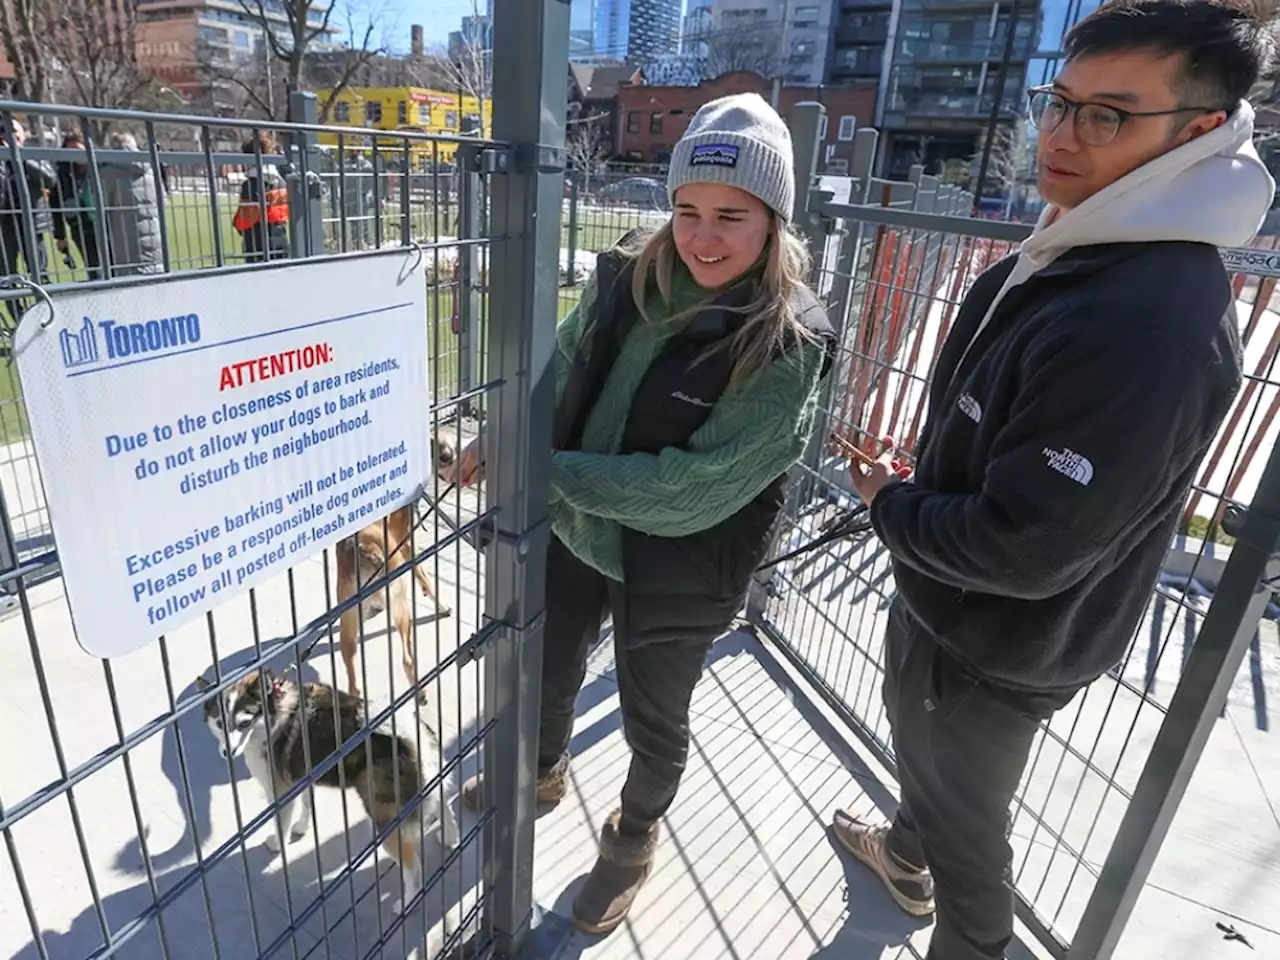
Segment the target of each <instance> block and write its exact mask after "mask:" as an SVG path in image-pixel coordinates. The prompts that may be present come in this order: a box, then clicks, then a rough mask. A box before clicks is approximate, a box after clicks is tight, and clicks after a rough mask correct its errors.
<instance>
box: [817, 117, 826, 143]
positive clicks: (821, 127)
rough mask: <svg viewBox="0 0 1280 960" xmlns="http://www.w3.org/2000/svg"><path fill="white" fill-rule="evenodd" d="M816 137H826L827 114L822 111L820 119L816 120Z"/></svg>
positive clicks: (821, 139)
mask: <svg viewBox="0 0 1280 960" xmlns="http://www.w3.org/2000/svg"><path fill="white" fill-rule="evenodd" d="M818 139H819V140H820V141H825V140H826V139H827V115H826V114H825V113H824V114H823V115H822V119H821V120H819V121H818Z"/></svg>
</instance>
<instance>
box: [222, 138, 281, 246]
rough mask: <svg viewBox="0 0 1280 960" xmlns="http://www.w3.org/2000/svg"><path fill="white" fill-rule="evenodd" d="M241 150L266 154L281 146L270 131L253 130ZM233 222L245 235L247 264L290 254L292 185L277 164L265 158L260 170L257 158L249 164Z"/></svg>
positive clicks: (274, 151)
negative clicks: (289, 186)
mask: <svg viewBox="0 0 1280 960" xmlns="http://www.w3.org/2000/svg"><path fill="white" fill-rule="evenodd" d="M255 145H256V150H255ZM240 152H241V153H247V154H249V155H250V156H253V155H254V154H255V152H256V153H257V154H258V155H260V156H262V157H267V156H271V155H274V154H277V153H279V152H280V148H279V146H278V145H277V144H276V138H275V136H274V135H273V134H272V133H270V132H269V131H254V133H253V135H252V136H250V137H249V138H248V139H247V140H245V142H244V144H243V145H242V146H241V147H240ZM264 208H265V211H266V215H265V220H264V217H263V210H264ZM231 224H232V226H234V227H235V228H236V230H237V231H238V232H239V233H240V236H241V237H242V238H243V241H244V259H245V263H260V262H262V261H263V260H277V259H280V258H282V257H287V256H288V255H289V232H288V231H289V188H288V185H287V184H286V183H285V179H284V177H283V176H281V174H280V171H279V169H278V168H277V167H276V166H275V164H271V163H267V162H266V161H265V160H264V161H263V163H262V169H261V170H259V169H258V163H257V162H256V160H255V161H252V162H251V163H250V164H249V167H248V169H247V171H246V172H245V177H244V183H242V184H241V185H240V206H239V207H237V208H236V214H235V217H234V218H233V219H232V221H231Z"/></svg>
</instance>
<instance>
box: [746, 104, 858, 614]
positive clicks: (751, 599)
mask: <svg viewBox="0 0 1280 960" xmlns="http://www.w3.org/2000/svg"><path fill="white" fill-rule="evenodd" d="M826 112H827V111H826V107H824V106H823V105H822V104H820V103H798V104H796V108H795V111H794V112H793V113H792V114H791V143H792V148H793V150H794V161H795V175H796V195H795V205H794V207H793V208H792V209H793V213H792V222H793V223H794V224H795V225H796V227H797V229H799V230H800V232H801V233H803V234H805V236H806V239H807V241H808V245H809V251H810V256H812V257H813V263H814V269H815V274H814V277H813V279H812V280H811V281H810V286H811V287H814V288H815V289H821V286H822V282H823V277H822V266H823V261H824V259H825V254H826V247H827V238H828V236H829V232H830V227H831V221H830V220H829V219H827V218H826V217H825V216H823V215H822V214H820V213H817V212H812V213H811V212H810V210H809V193H810V188H811V186H812V184H813V181H814V176H815V172H816V169H817V162H818V150H819V147H820V138H819V133H820V132H821V129H822V118H823V117H824V116H825V115H826ZM856 156H857V154H856V148H855V158H856ZM854 189H855V191H856V190H857V189H858V188H857V187H855V188H854ZM828 196H830V194H828ZM850 202H855V201H854V200H853V197H852V196H850ZM844 241H845V243H847V241H848V237H845V238H844ZM843 248H844V247H843V244H842V247H841V249H842V251H843ZM839 282H840V278H839V277H838V276H837V277H832V279H831V285H830V288H831V290H833V291H834V290H836V289H837V287H838V284H839ZM835 302H836V301H835V299H834V298H833V297H832V298H829V299H828V300H827V308H828V310H829V311H831V310H836V309H841V308H837V307H835V306H834V305H835ZM831 321H832V323H833V324H834V325H835V326H836V335H837V337H839V335H840V329H839V324H838V322H837V319H836V317H835V316H834V314H833V315H832V316H831ZM832 379H833V378H832V376H831V374H828V376H827V384H826V385H824V387H823V391H824V395H826V396H829V395H830V381H831V380H832ZM815 420H816V423H815V429H814V433H813V436H811V437H810V438H809V444H808V446H807V447H806V448H805V452H804V455H803V456H802V458H801V461H800V465H799V466H798V467H797V468H795V469H794V470H793V471H792V474H791V483H790V484H789V487H788V490H787V498H786V502H785V505H784V506H783V511H782V512H783V516H784V518H785V517H794V516H795V514H796V510H797V509H798V507H799V506H800V505H801V504H804V503H807V502H808V501H809V499H810V497H811V496H812V494H813V486H814V471H816V469H817V467H818V465H819V464H820V463H821V460H822V457H823V455H824V451H825V449H826V445H827V439H826V437H827V435H826V430H827V414H826V410H825V408H820V409H819V410H818V413H817V416H816V417H815ZM782 533H783V524H779V525H778V527H777V528H776V529H775V531H774V539H775V546H776V543H777V538H778V537H780V536H781V535H782ZM773 573H774V570H773V568H770V570H768V571H766V572H765V573H764V574H761V575H757V576H756V577H754V578H753V579H752V581H751V587H750V589H749V591H748V593H747V610H746V613H747V621H748V622H750V623H759V622H760V621H761V620H762V619H763V617H764V615H765V608H766V605H767V604H768V601H769V585H770V584H771V583H772V582H773Z"/></svg>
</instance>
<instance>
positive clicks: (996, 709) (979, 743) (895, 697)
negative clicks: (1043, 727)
mask: <svg viewBox="0 0 1280 960" xmlns="http://www.w3.org/2000/svg"><path fill="white" fill-rule="evenodd" d="M1069 700H1070V696H1066V695H1058V694H1054V695H1052V696H1039V695H1024V694H1022V693H1020V692H1016V691H1011V690H1007V689H1003V688H997V687H994V686H992V685H990V684H988V683H985V682H983V681H981V680H980V679H978V678H976V677H974V676H972V675H971V674H970V673H968V672H967V671H966V670H965V669H964V668H963V667H962V666H961V665H960V663H959V662H958V661H957V660H956V659H955V658H954V657H952V656H951V655H950V654H948V653H947V652H946V651H945V650H943V649H942V648H941V647H940V646H939V645H938V644H937V643H936V642H935V641H934V640H933V638H932V637H931V636H930V635H929V634H928V633H927V632H926V631H925V630H924V629H923V628H922V627H921V625H920V624H919V623H918V622H917V621H916V620H915V618H914V617H912V615H911V614H910V613H909V612H908V611H907V610H906V609H905V608H904V607H903V605H902V602H901V600H900V599H899V600H897V601H895V602H894V605H893V608H892V609H891V611H890V613H889V626H888V629H887V631H886V633H885V681H884V702H885V709H886V711H887V713H888V716H889V722H890V724H891V726H892V728H893V740H894V751H895V753H896V755H897V760H898V778H899V782H900V784H901V787H902V803H901V805H900V806H899V808H898V813H897V816H896V817H895V819H894V823H893V829H892V831H891V832H890V834H889V842H890V845H891V847H892V849H893V851H894V853H896V854H898V856H900V857H902V858H903V859H904V860H906V861H908V862H909V863H913V864H916V865H917V866H927V867H928V868H929V870H930V871H931V873H932V874H933V882H934V888H935V899H936V902H937V918H936V925H935V927H934V931H933V939H932V941H931V943H930V946H929V960H993V958H1002V957H1004V955H1005V948H1006V947H1007V946H1008V945H1009V942H1010V941H1011V940H1012V939H1013V885H1012V878H1011V874H1010V863H1011V861H1012V857H1013V852H1012V850H1011V848H1010V847H1009V840H1008V837H1009V831H1010V827H1011V820H1010V816H1009V805H1010V803H1011V802H1012V800H1013V796H1014V793H1015V792H1016V791H1017V789H1018V781H1019V780H1020V779H1021V777H1022V772H1023V770H1024V769H1025V767H1026V765H1027V757H1028V755H1029V754H1030V752H1031V744H1032V740H1033V738H1034V737H1035V734H1036V729H1037V728H1038V726H1039V724H1040V721H1041V720H1044V719H1047V718H1048V717H1049V716H1050V715H1052V713H1053V711H1054V710H1056V709H1059V708H1061V707H1062V706H1064V705H1065V704H1066V702H1067V701H1069Z"/></svg>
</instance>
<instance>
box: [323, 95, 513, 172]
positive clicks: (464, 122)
mask: <svg viewBox="0 0 1280 960" xmlns="http://www.w3.org/2000/svg"><path fill="white" fill-rule="evenodd" d="M317 96H318V97H319V98H320V107H321V110H322V111H323V109H324V104H325V102H326V101H327V100H328V95H327V94H326V93H317ZM482 105H483V111H482V110H481V107H482ZM482 113H483V125H481V114H482ZM327 122H328V123H329V124H331V125H333V126H341V127H368V128H372V129H374V130H412V131H416V132H418V133H429V134H430V133H435V134H452V135H454V136H458V135H459V134H465V133H472V134H479V135H480V136H488V135H489V133H490V132H491V131H492V129H493V101H492V100H491V99H489V98H485V100H484V101H483V104H482V103H481V102H480V101H478V100H477V99H476V98H475V97H473V96H470V95H468V94H463V93H459V92H449V91H447V90H427V89H424V88H422V87H348V88H347V89H345V90H343V91H342V92H341V93H339V94H338V96H337V97H335V98H334V101H333V108H332V109H331V110H330V111H329V117H328V121H327ZM319 139H320V143H322V144H325V145H329V146H337V144H338V136H337V134H333V133H322V134H320V138H319ZM403 144H404V141H403V140H399V139H396V138H391V137H386V138H383V137H379V138H378V149H379V150H384V149H385V150H388V151H400V150H403ZM345 145H346V146H347V147H356V146H357V145H359V146H363V147H368V142H367V141H360V140H357V141H355V142H350V141H346V142H345ZM456 150H457V146H456V144H453V143H447V142H446V143H440V142H432V141H422V142H419V143H415V144H414V146H413V147H412V148H411V152H412V155H413V159H414V165H415V166H418V165H420V164H423V163H431V162H432V161H433V160H438V161H439V162H440V163H452V162H453V155H454V153H455V152H456ZM387 159H388V161H390V160H391V159H392V158H391V157H390V156H388V157H387Z"/></svg>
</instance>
